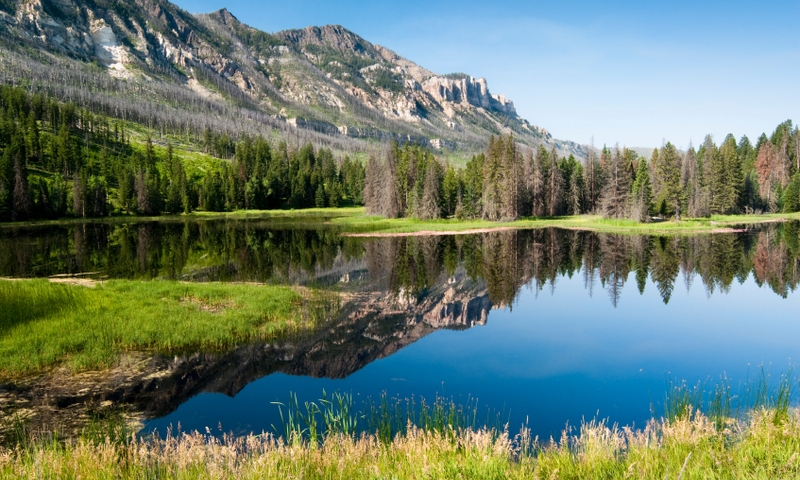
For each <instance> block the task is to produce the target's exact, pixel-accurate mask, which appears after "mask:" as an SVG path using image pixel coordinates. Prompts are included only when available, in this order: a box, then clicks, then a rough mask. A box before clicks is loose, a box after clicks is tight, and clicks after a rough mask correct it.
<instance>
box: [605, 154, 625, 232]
mask: <svg viewBox="0 0 800 480" xmlns="http://www.w3.org/2000/svg"><path fill="white" fill-rule="evenodd" d="M604 170H605V171H606V180H605V187H604V189H603V195H602V197H601V210H602V212H603V216H604V217H606V218H626V217H628V210H629V201H628V199H629V195H630V176H629V175H628V172H627V171H626V169H625V165H624V162H623V159H622V153H621V152H620V150H619V146H617V147H616V148H615V149H614V154H613V155H612V156H611V160H610V161H608V163H607V164H606V166H605V168H604Z"/></svg>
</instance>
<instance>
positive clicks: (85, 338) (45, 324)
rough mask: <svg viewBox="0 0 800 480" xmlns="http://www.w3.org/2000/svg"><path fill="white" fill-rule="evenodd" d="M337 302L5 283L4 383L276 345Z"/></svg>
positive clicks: (287, 292)
mask: <svg viewBox="0 0 800 480" xmlns="http://www.w3.org/2000/svg"><path fill="white" fill-rule="evenodd" d="M337 298H338V297H337ZM335 300H336V299H334V298H328V297H326V296H325V295H324V294H322V293H320V292H308V291H299V290H296V289H293V288H291V287H285V286H271V285H236V284H227V285H226V284H213V283H212V284H185V283H178V282H165V281H150V282H146V281H124V280H123V281H109V282H103V283H98V284H97V285H96V286H95V288H88V287H85V286H77V285H64V284H54V283H50V282H48V281H46V280H23V281H0V376H17V375H22V374H27V373H33V372H38V371H41V370H43V369H47V368H50V367H55V366H59V365H67V366H68V367H70V368H73V369H78V370H80V369H92V368H99V367H104V366H108V365H110V364H111V363H112V362H114V361H115V360H116V359H117V358H118V356H119V355H120V353H122V352H125V351H144V350H146V351H150V350H152V351H155V352H178V351H186V350H190V349H191V350H192V351H197V350H201V351H214V350H219V349H224V348H229V347H231V346H235V345H237V344H240V343H243V342H250V341H256V340H262V339H270V338H274V337H276V336H279V335H283V334H286V333H290V332H293V331H297V330H299V329H306V328H312V327H313V325H314V324H315V323H316V321H317V320H319V319H320V318H321V317H324V316H325V315H327V313H328V310H327V309H328V306H329V305H328V304H327V303H326V302H333V303H335ZM333 303H331V305H333ZM337 305H338V304H337Z"/></svg>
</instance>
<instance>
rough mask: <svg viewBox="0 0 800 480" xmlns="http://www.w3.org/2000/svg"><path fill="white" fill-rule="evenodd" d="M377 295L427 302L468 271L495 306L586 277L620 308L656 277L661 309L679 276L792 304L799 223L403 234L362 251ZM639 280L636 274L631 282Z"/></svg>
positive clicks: (710, 288) (799, 277)
mask: <svg viewBox="0 0 800 480" xmlns="http://www.w3.org/2000/svg"><path fill="white" fill-rule="evenodd" d="M365 251H366V257H367V265H368V270H369V275H370V278H371V279H373V282H374V286H375V287H376V288H384V289H388V290H391V291H393V292H395V293H401V292H402V293H410V294H414V295H424V294H425V292H426V290H427V289H428V288H430V287H431V286H432V285H435V284H436V282H441V281H442V278H443V277H448V276H451V275H452V274H453V272H454V271H455V270H456V268H457V267H463V268H464V270H465V271H466V273H467V275H469V276H470V277H471V278H473V279H476V280H477V279H479V280H481V281H483V282H485V284H486V288H487V291H488V295H489V299H490V300H491V302H492V303H493V304H494V305H497V306H501V307H502V306H506V305H512V306H513V304H514V301H515V299H516V298H517V296H518V295H519V292H520V289H521V288H522V287H523V286H529V287H531V288H533V289H535V290H536V291H541V290H543V289H545V288H547V289H549V290H550V291H551V292H554V291H555V289H556V285H557V283H558V279H559V277H564V276H566V277H569V278H572V277H573V276H574V275H582V276H583V281H584V286H585V289H586V290H587V292H588V294H589V295H590V296H592V295H594V293H595V292H596V290H597V289H598V288H602V289H604V290H605V291H606V292H607V294H608V296H609V299H610V300H611V303H612V304H613V305H614V306H615V307H616V306H617V305H618V304H619V302H620V300H621V298H620V297H621V292H622V290H623V287H624V286H625V283H626V282H628V281H629V279H630V278H631V276H632V277H633V280H634V281H635V282H636V285H637V288H638V290H639V293H640V294H644V292H645V288H646V284H647V280H648V278H650V279H652V281H653V283H654V284H655V286H656V288H657V289H658V292H659V295H660V296H661V299H662V300H663V302H664V303H665V304H668V303H669V301H670V299H671V298H672V295H673V292H674V289H675V282H676V280H677V278H678V276H679V275H681V274H682V275H683V277H684V280H685V284H686V286H687V288H691V286H692V284H693V282H694V279H695V277H699V278H700V280H701V282H702V284H703V285H704V287H705V289H706V292H707V293H708V295H711V294H713V293H715V292H723V293H726V292H728V291H729V290H730V286H731V284H732V283H733V282H734V281H738V282H739V283H743V282H744V281H745V280H746V279H747V278H748V276H749V274H750V273H751V272H752V273H753V275H754V277H755V279H756V281H757V282H758V284H759V286H761V285H764V284H766V285H768V286H769V287H770V288H771V289H772V290H773V291H774V292H775V293H777V294H778V295H780V296H782V297H784V298H785V297H786V296H787V295H788V294H789V292H791V291H794V290H795V289H796V288H797V286H798V282H800V256H798V255H799V254H800V250H799V249H798V224H797V223H787V224H782V225H779V226H769V227H763V228H760V229H756V230H750V231H747V232H738V233H730V234H714V235H700V236H694V237H667V236H660V237H659V236H634V235H609V234H598V233H594V232H582V231H572V230H559V229H546V230H527V231H504V232H496V233H486V234H482V235H465V236H444V237H399V238H384V239H378V240H371V241H369V242H367V243H366V245H365ZM631 274H633V275H631Z"/></svg>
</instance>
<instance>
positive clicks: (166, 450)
mask: <svg viewBox="0 0 800 480" xmlns="http://www.w3.org/2000/svg"><path fill="white" fill-rule="evenodd" d="M789 413H790V414H789V415H788V416H787V417H786V418H784V419H783V420H782V421H781V423H779V424H776V423H775V422H774V421H773V419H774V414H773V412H771V411H770V410H765V409H760V410H756V411H753V412H751V414H750V415H748V419H747V420H746V421H744V420H743V421H738V422H737V423H736V424H735V425H731V426H730V427H729V428H727V429H725V430H724V431H719V430H718V429H717V428H715V426H714V424H713V422H712V421H711V420H710V419H709V418H708V417H706V416H705V415H703V414H696V415H693V416H692V417H691V418H689V417H687V416H684V417H681V418H678V419H676V420H674V421H669V420H666V419H662V420H652V421H650V422H649V423H648V424H647V425H646V426H645V427H644V428H643V429H637V430H633V429H630V428H627V427H623V428H619V427H617V426H616V425H608V424H607V423H606V422H604V421H592V422H586V423H583V424H582V425H581V426H580V429H579V434H577V435H571V434H569V433H567V432H565V433H564V434H563V435H562V436H561V438H559V439H550V440H549V441H543V442H540V441H539V440H538V439H531V438H530V432H527V431H526V430H524V429H523V431H521V432H520V433H519V434H517V435H515V436H511V435H509V433H508V432H507V431H506V430H502V431H496V430H492V429H477V430H473V429H469V428H466V429H458V430H449V431H444V432H441V431H437V430H435V429H431V430H424V429H421V428H417V427H415V426H413V425H411V426H409V427H408V428H407V429H406V430H405V432H404V433H398V434H397V435H395V436H394V438H393V439H392V440H391V442H389V443H387V442H385V441H383V440H382V439H381V438H380V437H379V435H378V434H366V433H364V434H360V435H348V434H342V433H331V434H329V435H325V436H324V438H322V439H321V440H319V441H316V442H312V441H310V440H309V439H303V438H297V437H295V439H293V440H292V441H284V439H282V438H279V437H276V436H275V435H273V434H271V433H263V434H261V435H250V436H246V437H238V438H236V437H233V436H224V437H222V438H218V437H215V436H213V435H208V434H202V433H197V432H195V433H178V434H175V435H172V434H169V435H167V436H166V437H164V438H159V437H151V438H140V437H137V436H136V435H131V436H130V437H128V438H127V439H126V440H124V441H122V440H120V439H119V438H118V437H115V436H114V434H113V433H111V434H108V435H107V436H106V437H103V436H102V435H103V431H104V430H103V429H102V428H99V429H95V430H94V432H96V433H91V434H89V433H87V434H86V435H85V436H83V437H80V438H77V439H72V440H66V441H59V440H58V439H54V438H53V437H50V438H44V437H42V438H39V439H34V440H32V441H30V442H28V443H26V444H20V445H16V446H13V447H10V448H4V447H0V477H2V478H121V479H129V478H130V479H134V478H136V479H138V478H164V479H183V478H186V479H188V478H192V479H194V478H237V479H238V478H244V479H250V478H253V479H255V478H267V479H272V478H275V479H278V478H280V479H285V478H311V479H317V478H319V479H329V478H397V479H404V478H453V479H458V478H461V479H463V478H542V479H549V478H560V479H586V478H589V479H601V478H602V479H606V478H620V479H623V478H644V479H658V480H662V479H665V478H667V479H678V478H680V479H704V478H721V479H735V478H763V479H772V478H798V476H800V461H799V460H800V459H798V452H800V416H798V413H797V411H794V410H792V411H790V412H789ZM525 445H528V447H524V446H525Z"/></svg>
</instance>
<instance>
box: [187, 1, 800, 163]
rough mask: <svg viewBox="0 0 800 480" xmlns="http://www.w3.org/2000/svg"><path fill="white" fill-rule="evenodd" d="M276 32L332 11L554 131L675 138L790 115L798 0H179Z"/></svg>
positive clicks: (741, 129)
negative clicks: (463, 76) (473, 82)
mask: <svg viewBox="0 0 800 480" xmlns="http://www.w3.org/2000/svg"><path fill="white" fill-rule="evenodd" d="M177 4H178V5H180V6H181V7H182V8H184V9H186V10H188V11H190V12H193V13H203V12H210V11H214V10H218V9H220V8H222V7H226V8H228V10H230V11H231V12H232V13H233V14H234V15H235V16H236V17H237V18H239V19H240V20H241V21H243V22H245V23H247V24H249V25H251V26H254V27H256V28H259V29H262V30H265V31H268V32H274V31H278V30H284V29H289V28H302V27H305V26H307V25H324V24H340V25H343V26H345V27H346V28H348V29H350V30H352V31H354V32H355V33H357V34H359V35H361V36H362V37H364V38H365V39H367V40H369V41H371V42H373V43H377V44H380V45H383V46H386V47H388V48H391V49H392V50H394V51H396V52H397V53H399V54H400V55H402V56H404V57H406V58H408V59H409V60H412V61H414V62H416V63H418V64H420V65H422V66H423V67H426V68H428V69H430V70H432V71H434V72H437V73H449V72H464V73H468V74H471V75H474V76H477V77H485V78H486V79H487V80H488V81H489V88H490V90H491V91H492V92H493V93H504V94H506V96H507V97H509V98H510V99H512V100H513V101H514V102H515V104H516V107H517V111H518V112H519V114H520V115H521V116H522V117H524V118H527V119H528V120H529V121H531V122H532V123H534V124H536V125H540V126H542V127H544V128H547V129H548V130H549V131H550V132H551V133H552V134H553V135H554V136H555V137H557V138H562V139H569V140H574V141H577V142H581V143H588V142H589V141H590V140H591V139H592V137H593V138H594V141H595V144H597V145H602V144H603V143H606V144H609V145H612V144H614V143H615V142H619V143H620V145H627V146H636V147H653V146H658V145H661V143H662V141H671V142H673V143H674V144H676V145H678V146H680V147H685V146H687V145H688V143H689V141H693V142H694V144H695V145H697V144H699V143H700V142H702V140H703V137H704V136H705V135H706V134H707V133H711V134H713V135H714V136H715V138H716V139H717V141H721V140H722V139H723V138H724V136H725V135H727V134H728V133H733V134H734V135H736V137H737V138H739V137H741V135H743V134H747V135H748V136H750V137H751V138H754V137H757V136H758V135H760V134H761V132H764V131H767V133H770V132H771V131H772V130H773V129H774V128H775V126H776V125H777V124H778V123H780V122H782V121H784V120H786V119H788V118H792V119H793V120H795V122H798V121H800V114H799V113H800V1H798V0H790V1H772V2H738V1H732V2H723V1H710V2H702V3H700V2H696V1H695V2H689V1H683V0H677V1H671V2H646V1H615V2H605V3H596V2H582V1H572V2H570V1H562V2H530V1H529V2H525V1H517V0H509V1H503V0H497V1H495V2H478V1H474V0H461V1H458V2H456V1H436V0H428V1H420V0H407V1H404V2H391V3H390V2H375V1H372V2H367V1H355V0H342V1H336V2H330V1H327V2H326V1H318V0H290V1H287V0H283V1H267V2H257V1H253V0H178V1H177Z"/></svg>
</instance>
